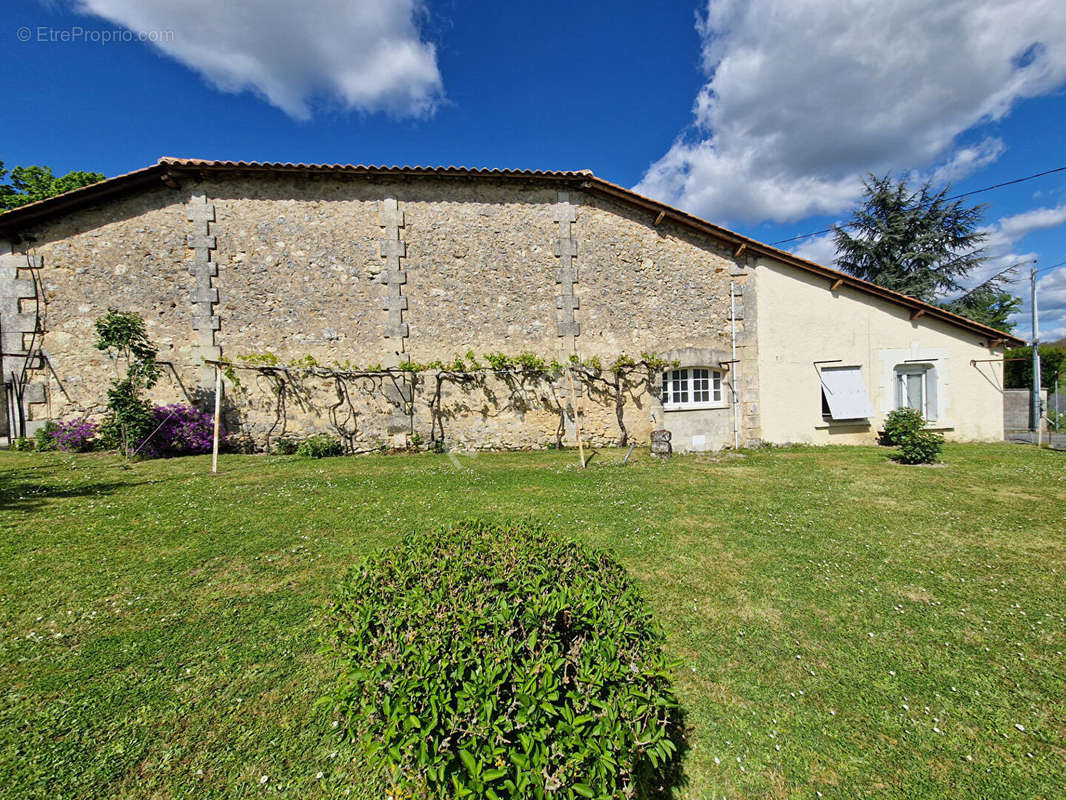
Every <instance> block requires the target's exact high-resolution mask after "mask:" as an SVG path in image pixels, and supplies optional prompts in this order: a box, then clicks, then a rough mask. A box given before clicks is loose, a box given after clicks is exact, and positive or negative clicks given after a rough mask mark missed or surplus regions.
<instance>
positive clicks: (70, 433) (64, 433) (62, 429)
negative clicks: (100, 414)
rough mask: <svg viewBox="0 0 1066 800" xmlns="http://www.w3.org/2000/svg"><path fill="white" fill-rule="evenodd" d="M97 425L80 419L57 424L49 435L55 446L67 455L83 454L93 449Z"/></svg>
mask: <svg viewBox="0 0 1066 800" xmlns="http://www.w3.org/2000/svg"><path fill="white" fill-rule="evenodd" d="M99 427H100V426H99V425H97V424H96V423H95V422H93V421H92V420H91V419H88V418H86V417H83V418H81V419H72V420H67V421H66V422H57V423H55V425H54V427H52V429H51V431H49V434H50V435H51V437H52V441H53V442H55V446H56V447H58V448H59V449H60V450H64V451H66V452H68V453H84V452H85V451H86V450H91V449H92V447H93V439H94V438H95V436H96V432H97V431H98V430H99Z"/></svg>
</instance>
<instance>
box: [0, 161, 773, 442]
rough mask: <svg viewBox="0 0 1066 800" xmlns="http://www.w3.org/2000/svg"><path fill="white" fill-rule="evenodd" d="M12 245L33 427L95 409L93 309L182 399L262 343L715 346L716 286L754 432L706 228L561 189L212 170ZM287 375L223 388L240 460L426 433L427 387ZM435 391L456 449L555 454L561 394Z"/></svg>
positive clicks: (614, 431)
mask: <svg viewBox="0 0 1066 800" xmlns="http://www.w3.org/2000/svg"><path fill="white" fill-rule="evenodd" d="M32 236H33V237H34V241H28V242H25V243H23V244H20V245H19V246H18V247H19V248H20V249H22V250H24V251H26V252H27V253H29V254H31V255H32V256H33V257H34V258H36V259H37V261H38V263H39V264H40V277H41V284H42V287H43V290H44V300H45V301H46V302H45V305H44V306H43V309H44V312H43V314H42V324H43V327H44V330H45V335H44V345H45V350H46V351H47V353H48V359H49V364H50V366H51V368H52V369H54V375H53V374H52V370H50V369H46V368H44V367H46V366H47V365H41V366H42V369H41V370H39V371H38V372H37V373H36V375H35V380H36V382H37V383H38V384H40V385H41V386H42V387H43V388H42V392H43V397H42V398H41V399H42V400H44V401H45V402H43V403H40V404H35V405H33V406H31V408H30V412H31V416H33V417H34V418H36V419H38V420H40V419H43V418H60V417H71V416H77V415H81V414H94V415H99V414H100V413H102V411H103V409H104V406H105V403H106V395H105V392H106V386H107V383H108V381H110V380H111V378H112V377H113V375H114V366H113V365H112V364H110V363H108V360H107V358H106V357H105V356H104V355H103V354H102V353H100V352H98V351H96V350H95V349H93V346H92V342H93V339H94V336H93V321H94V320H95V319H97V318H98V317H100V316H102V315H103V314H104V313H105V312H106V310H107V309H108V308H109V307H111V308H118V309H120V310H123V311H136V312H138V313H140V314H142V316H144V318H145V320H146V323H147V326H148V332H149V335H150V337H151V338H152V339H153V341H154V342H156V343H157V344H158V345H159V346H160V358H161V359H163V360H165V361H167V362H169V365H170V366H169V367H168V374H167V377H166V378H165V379H164V380H163V381H161V382H160V384H159V385H158V386H157V388H156V389H155V390H154V392H155V396H156V399H157V400H160V401H162V400H166V401H175V400H186V401H196V400H197V399H202V398H203V397H204V393H205V392H207V391H209V390H210V378H211V374H210V372H211V371H210V370H209V369H208V370H205V369H204V368H203V359H205V358H208V359H210V358H217V357H221V358H223V359H226V360H234V359H237V358H238V357H240V356H242V355H244V356H247V355H252V354H261V353H264V352H271V353H274V354H276V355H277V356H278V357H280V358H281V359H282V360H283V361H289V360H292V359H299V358H303V357H305V356H311V357H313V358H314V359H315V360H317V362H319V363H321V364H331V363H343V364H352V365H357V366H359V367H367V366H368V365H382V366H385V367H390V366H396V365H398V364H399V363H400V362H401V361H403V360H406V359H412V360H414V361H420V362H428V361H432V360H434V359H442V360H450V359H451V358H453V357H454V356H455V355H457V354H465V353H466V352H467V351H468V350H473V351H475V352H476V353H478V354H482V353H487V352H504V353H508V354H512V355H513V354H517V353H519V352H521V351H532V352H535V353H537V354H538V355H540V356H543V357H545V358H553V357H555V358H559V359H560V360H562V359H565V358H566V357H567V356H569V355H570V354H571V353H577V354H578V355H579V356H580V357H582V358H589V357H592V356H597V357H599V358H601V359H602V360H603V361H604V362H605V363H609V362H610V361H613V360H614V358H615V357H617V356H618V355H619V354H620V353H627V354H629V355H633V356H639V354H640V353H641V352H642V351H649V352H657V353H660V354H662V353H667V352H672V351H684V350H692V349H697V350H702V351H706V352H714V353H716V354H729V352H730V346H731V323H730V316H729V308H730V285H731V283H732V285H733V287H734V292H735V293H736V295H737V298H736V300H737V303H738V315H737V316H738V322H737V323H736V324H737V327H738V337H739V339H740V342H741V349H740V352H739V354H738V362H737V363H732V364H725V366H726V367H727V373H728V379H729V380H732V379H733V378H734V377H735V376H738V375H739V376H740V381H739V382H738V388H739V389H740V390H741V394H742V395H743V396H742V398H741V399H742V407H743V408H745V413H744V415H743V417H742V419H743V425H744V428H743V429H742V433H743V435H742V438H743V440H744V441H745V442H751V441H757V440H758V438H759V429H758V414H757V389H758V387H757V385H756V384H755V383H754V376H756V375H757V370H756V369H755V368H754V359H755V355H756V353H755V345H754V330H753V321H751V320H745V319H744V318H743V310H744V302H743V301H744V293H745V292H751V291H753V289H754V286H753V277H752V274H751V273H750V272H749V270H748V269H747V266H746V264H744V263H738V262H737V260H736V259H734V258H733V257H732V254H731V252H730V251H729V250H727V249H725V248H724V247H723V246H722V245H720V244H719V243H718V242H717V241H716V240H715V239H713V238H712V237H710V236H704V235H701V234H696V233H693V232H691V231H689V230H687V229H684V228H681V227H680V226H676V225H674V224H673V223H671V222H669V221H666V222H663V223H662V224H660V225H656V224H655V219H654V217H653V216H652V214H651V213H650V212H645V211H643V210H634V209H633V208H631V207H629V206H628V205H624V204H622V203H619V202H615V201H613V200H608V199H605V198H603V197H600V196H596V195H593V194H591V193H586V192H584V191H582V190H581V186H580V185H579V184H576V183H575V184H563V183H552V182H546V181H536V180H516V179H506V180H501V179H492V178H478V179H467V178H461V179H456V178H443V177H422V178H402V177H398V178H389V179H381V178H376V179H366V178H356V179H346V178H341V177H336V176H315V177H307V176H296V175H294V176H250V177H231V178H212V179H210V180H204V181H201V182H196V183H189V182H186V181H183V185H181V186H180V187H179V188H165V187H160V188H159V189H156V190H153V191H150V192H144V193H141V194H138V195H135V196H132V197H126V198H123V199H120V200H115V201H111V202H109V203H107V204H106V205H103V206H101V207H98V208H95V209H91V210H85V211H79V212H75V213H73V214H72V215H70V216H69V217H67V218H65V219H62V220H59V221H56V222H53V223H50V224H48V225H46V226H43V227H42V228H41V229H39V230H37V231H33V232H32ZM23 257H24V256H23ZM751 306H753V304H750V306H749V307H751ZM5 318H6V317H5ZM722 360H723V361H724V360H726V359H722ZM745 361H747V362H750V364H751V368H750V369H748V370H747V374H748V376H750V377H748V378H745V377H744V376H745ZM711 366H717V365H711ZM300 383H301V388H300V390H299V391H298V392H295V393H293V392H289V394H288V395H287V396H286V397H284V398H282V400H283V401H284V409H280V408H279V399H278V397H277V394H276V391H275V390H276V388H277V381H274V380H272V379H270V378H268V377H267V378H264V377H263V376H259V375H255V374H252V373H247V372H245V373H242V379H241V386H240V390H239V391H235V390H234V389H233V387H230V388H229V389H228V391H227V405H228V407H229V416H230V423H231V425H239V426H240V427H241V429H242V431H243V432H244V434H245V438H246V440H247V441H248V442H250V443H254V444H255V445H257V446H260V447H261V446H264V445H265V443H266V439H267V436H268V435H269V436H277V435H278V433H279V431H280V430H282V429H284V430H285V431H286V432H288V433H290V434H295V435H297V436H300V435H305V434H306V433H308V432H310V431H312V430H325V431H330V430H340V431H341V432H343V433H346V434H348V438H349V440H350V441H351V442H352V443H353V446H355V445H360V446H373V445H376V444H377V443H380V442H383V441H384V442H387V443H389V444H401V443H403V442H404V441H405V440H408V439H409V438H410V437H411V436H413V435H414V434H418V435H419V436H420V437H422V438H423V439H428V434H429V430H428V429H429V412H428V398H427V396H426V395H425V392H426V391H427V387H429V388H430V389H432V388H434V387H433V386H432V384H433V380H432V378H431V376H430V375H428V374H424V375H422V376H420V377H419V379H418V384H419V385H417V386H411V385H410V382H406V383H405V382H402V381H401V382H400V383H399V384H393V382H392V381H386V382H385V385H381V384H377V385H373V386H372V385H371V384H372V383H373V382H372V381H359V382H356V383H354V384H352V385H351V386H344V387H342V386H338V385H337V383H336V381H333V380H330V379H326V378H306V379H304V380H301V382H300ZM293 388H295V386H293V387H287V391H289V390H290V389H293ZM443 392H444V394H443V398H444V399H443V401H442V410H444V411H446V414H445V417H446V419H445V423H446V438H447V440H448V441H449V442H450V443H453V444H455V445H456V446H461V447H468V448H474V447H527V446H542V445H544V444H547V443H549V442H551V441H554V440H555V438H556V435H557V431H558V429H559V426H560V425H562V426H563V429H564V435H565V436H566V438H567V441H568V442H570V443H573V441H574V440H573V422H574V420H573V409H571V408H570V400H569V387H568V386H566V385H565V382H564V383H562V384H559V383H556V384H553V383H551V382H550V381H548V382H545V381H541V382H538V383H537V385H535V386H519V387H517V388H516V387H515V386H514V385H513V381H511V380H503V379H500V378H492V379H490V380H489V381H487V382H486V383H485V385H484V386H480V387H478V388H476V389H473V388H471V387H469V386H467V387H461V386H456V385H452V384H449V385H446V386H445V387H444V389H443ZM301 393H302V394H301ZM579 393H580V394H581V397H580V398H579V400H578V407H579V409H580V412H581V414H582V430H583V433H585V435H586V437H587V438H588V439H589V440H590V441H592V442H595V443H608V442H610V441H614V440H615V439H616V438H617V436H618V427H617V424H616V421H615V409H614V404H613V400H611V399H610V398H607V397H604V396H602V394H601V393H596V392H590V391H588V390H587V389H586V390H584V391H582V390H581V387H580V386H579ZM634 395H635V396H634V397H631V398H630V399H629V400H628V401H627V404H626V412H625V413H626V424H627V426H628V427H629V430H630V432H631V434H633V435H634V436H635V437H636V438H637V439H638V440H640V441H647V439H648V435H649V433H650V430H651V429H652V426H653V424H663V422H664V419H666V418H667V417H669V415H668V414H667V415H664V414H663V412H662V409H661V406H659V405H658V403H657V402H656V401H655V399H654V397H652V396H651V395H649V394H648V393H647V392H644V391H643V390H642V388H638V389H637V390H636V391H635V392H634ZM282 411H283V413H282ZM721 416H722V414H721V413H717V416H716V417H715V420H713V421H712V422H711V423H709V424H708V427H707V429H708V431H710V432H711V440H710V441H708V447H720V446H723V445H726V444H731V443H732V438H733V435H732V419H731V412H728V413H727V415H726V416H727V417H728V419H727V420H725V421H723V420H721V419H718V417H721ZM653 417H654V418H655V422H654V423H653ZM666 422H667V424H669V420H668V419H666Z"/></svg>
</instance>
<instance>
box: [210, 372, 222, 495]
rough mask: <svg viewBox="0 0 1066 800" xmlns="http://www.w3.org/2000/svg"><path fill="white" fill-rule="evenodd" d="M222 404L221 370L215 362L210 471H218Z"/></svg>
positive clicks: (213, 472)
mask: <svg viewBox="0 0 1066 800" xmlns="http://www.w3.org/2000/svg"><path fill="white" fill-rule="evenodd" d="M221 406H222V370H221V369H219V367H218V364H215V434H214V438H213V439H212V441H211V473H212V474H215V473H217V472H218V422H219V419H218V418H219V410H220V408H221Z"/></svg>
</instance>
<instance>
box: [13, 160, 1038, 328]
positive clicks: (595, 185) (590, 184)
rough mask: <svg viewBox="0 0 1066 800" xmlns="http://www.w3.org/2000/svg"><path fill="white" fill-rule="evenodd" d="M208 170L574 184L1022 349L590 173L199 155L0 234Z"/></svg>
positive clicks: (98, 186)
mask: <svg viewBox="0 0 1066 800" xmlns="http://www.w3.org/2000/svg"><path fill="white" fill-rule="evenodd" d="M211 173H228V174H269V173H274V174H279V173H288V174H303V175H310V174H333V175H355V176H367V177H374V176H402V177H443V178H490V179H501V180H512V179H518V180H527V181H546V182H552V183H561V184H565V185H570V186H574V187H575V188H579V189H582V190H584V191H587V192H591V193H593V194H598V195H601V196H604V197H609V198H611V199H614V200H617V201H620V202H623V203H626V204H628V205H631V206H634V207H637V208H642V209H645V210H647V211H648V212H650V213H652V214H654V215H655V217H654V219H655V224H656V225H658V224H661V223H662V222H663V221H664V220H669V221H670V222H673V223H676V224H678V225H681V226H683V227H685V228H688V229H690V230H695V231H699V232H701V233H705V234H709V235H711V236H714V237H715V238H717V239H719V240H722V241H724V242H727V243H729V244H731V245H732V246H733V247H734V252H735V253H736V255H738V256H739V255H740V254H741V253H742V252H748V253H750V254H752V255H756V256H759V255H762V256H766V257H768V258H772V259H774V260H775V261H779V262H782V263H784V264H787V265H789V266H792V267H796V268H798V269H801V270H804V271H805V272H809V273H812V274H815V275H819V276H821V277H824V278H825V279H826V280H828V281H830V282H831V284H832V285H834V286H837V287H838V288H839V287H840V286H846V287H848V288H851V289H855V290H857V291H859V292H862V293H863V294H868V295H873V296H876V297H880V298H882V299H884V300H888V301H890V302H892V303H895V304H897V305H900V306H903V307H905V308H907V309H910V311H911V316H912V318H914V319H917V318H918V317H920V316H928V317H932V318H935V319H940V320H943V321H945V322H948V323H950V324H952V325H955V326H957V327H960V328H965V329H966V330H969V331H972V332H974V333H978V334H980V335H982V336H986V337H988V338H989V339H991V340H994V341H1001V342H1004V343H1007V344H1022V343H1023V342H1022V340H1020V339H1018V338H1017V337H1014V336H1011V335H1010V334H1007V333H1004V332H1002V331H999V330H997V329H995V328H992V327H990V326H988V325H983V324H981V323H979V322H974V321H973V320H971V319H967V318H966V317H963V316H960V315H958V314H953V313H951V312H950V311H945V310H944V309H942V308H940V307H939V306H935V305H932V304H930V303H925V302H922V301H921V300H916V299H915V298H913V297H909V296H908V295H905V294H901V293H900V292H895V291H892V290H891V289H886V288H885V287H883V286H878V285H877V284H875V283H871V282H869V281H864V280H862V279H860V278H856V277H855V276H853V275H849V274H847V273H846V272H841V271H840V270H836V269H832V268H830V267H826V266H823V265H821V264H818V263H815V262H814V261H808V260H807V259H805V258H800V257H799V256H797V255H795V254H793V253H790V252H788V251H787V250H780V249H778V248H776V247H773V246H772V245H768V244H764V243H762V242H759V241H757V240H755V239H751V238H749V237H747V236H743V235H741V234H739V233H736V232H734V231H731V230H729V229H728V228H723V227H721V226H720V225H715V224H714V223H711V222H708V221H706V220H704V219H700V218H699V217H697V216H694V215H692V214H689V213H687V212H685V211H682V210H680V209H678V208H674V207H673V206H669V205H667V204H666V203H662V202H659V201H658V200H653V199H651V198H650V197H645V196H643V195H640V194H637V193H636V192H634V191H632V190H631V189H626V188H625V187H623V186H618V185H617V184H614V183H611V182H609V181H605V180H603V179H602V178H598V177H596V176H595V175H594V174H593V173H592V172H591V171H590V170H572V171H566V170H524V169H488V168H479V167H463V166H447V167H433V166H379V165H373V164H302V163H300V164H294V163H289V162H277V161H273V162H271V161H210V160H204V159H198V158H161V159H159V161H158V162H157V163H155V164H153V165H151V166H148V167H144V168H143V169H138V170H134V171H133V172H127V173H125V174H123V175H117V176H115V177H113V178H108V179H107V180H104V181H101V182H100V183H94V184H91V185H89V186H83V187H81V188H80V189H74V190H73V191H69V192H64V193H63V194H60V195H56V196H55V197H49V198H47V199H45V200H39V201H37V202H35V203H28V204H27V205H24V206H19V207H18V208H14V209H12V210H10V211H7V212H4V213H2V214H0V237H17V236H18V234H19V233H20V232H22V231H25V230H27V229H29V228H32V227H33V226H35V225H37V224H39V223H42V222H46V221H48V220H50V219H54V218H55V217H58V216H61V215H63V214H65V213H69V212H71V211H75V210H77V209H80V208H85V207H88V206H94V205H99V204H100V203H101V202H104V201H107V200H110V199H112V198H114V197H120V196H123V195H127V194H132V193H134V192H137V191H142V190H145V189H148V188H152V187H155V186H159V185H160V184H163V185H168V186H176V183H175V181H176V179H177V178H178V177H193V178H203V177H206V176H207V175H208V174H211Z"/></svg>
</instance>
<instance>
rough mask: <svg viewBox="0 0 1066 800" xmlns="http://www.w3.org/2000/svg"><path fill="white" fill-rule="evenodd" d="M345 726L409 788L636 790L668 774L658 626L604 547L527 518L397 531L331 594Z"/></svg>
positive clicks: (676, 750) (674, 756) (676, 727)
mask: <svg viewBox="0 0 1066 800" xmlns="http://www.w3.org/2000/svg"><path fill="white" fill-rule="evenodd" d="M332 619H333V622H334V624H335V626H336V639H335V641H336V644H335V647H334V652H335V654H336V655H337V656H338V659H339V661H340V663H341V666H342V670H343V674H342V678H341V681H340V684H339V687H338V689H337V692H336V694H335V695H334V696H333V698H332V699H333V701H334V702H335V703H336V704H337V707H338V708H339V709H340V710H341V711H342V712H343V713H344V714H345V716H346V718H347V730H348V732H349V733H350V735H351V736H352V737H353V738H354V739H356V740H358V741H360V742H361V743H362V745H363V747H364V748H365V749H366V750H367V752H368V753H369V754H370V757H371V759H372V760H373V761H375V762H376V763H378V764H379V765H383V766H384V767H385V768H386V769H387V771H388V773H389V775H390V776H391V781H392V782H393V784H394V786H395V787H397V788H399V789H401V790H403V792H405V793H408V794H411V795H412V796H416V797H422V796H428V797H487V798H490V800H502V799H503V798H582V797H596V798H616V797H617V798H622V797H625V798H630V797H635V798H645V797H664V796H669V794H670V790H671V788H672V787H673V786H676V785H677V783H678V782H679V780H680V775H681V773H680V760H681V749H682V747H683V745H684V732H683V724H682V715H681V709H680V707H679V706H678V703H677V700H676V699H675V697H674V694H673V691H672V689H671V686H670V680H669V677H668V673H669V670H668V665H667V662H666V659H665V656H664V654H663V649H662V645H663V637H662V634H661V633H660V631H659V629H658V627H657V626H656V625H655V624H653V622H652V620H651V615H650V613H649V611H648V609H647V607H646V606H645V604H644V602H643V600H642V599H641V597H640V595H639V594H638V592H637V590H636V589H635V588H634V586H633V584H632V583H631V582H630V580H629V578H628V577H627V576H626V573H625V571H624V569H623V568H622V567H621V566H620V565H619V564H618V563H617V562H615V561H614V560H613V559H612V558H611V557H610V556H608V555H606V554H604V553H602V552H596V551H592V550H588V549H586V548H584V547H582V546H579V545H575V544H573V543H570V542H564V541H561V540H559V539H556V538H554V537H552V536H550V535H548V534H547V533H545V532H544V531H543V529H541V528H539V527H537V526H534V525H528V524H505V525H491V524H488V523H484V522H477V521H473V522H467V523H462V524H459V525H456V526H454V527H449V528H445V529H442V530H440V531H439V532H437V533H436V534H434V535H430V536H413V535H412V536H408V537H407V538H405V539H404V541H403V543H402V544H401V545H400V546H399V547H395V548H391V549H387V550H384V551H382V552H380V553H378V554H376V555H374V556H371V557H370V558H369V559H368V560H367V561H366V563H365V564H364V565H363V566H361V567H358V568H356V569H355V570H354V571H353V572H352V573H351V574H350V575H349V576H348V577H347V579H346V580H345V581H344V583H343V584H342V587H341V592H340V597H339V600H338V601H337V603H336V604H335V606H334V608H333V615H332Z"/></svg>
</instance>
